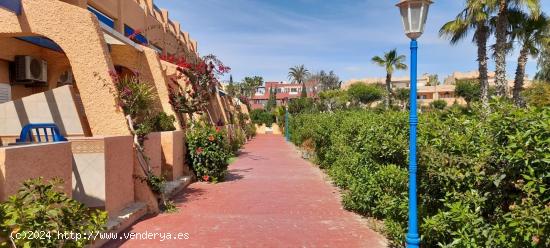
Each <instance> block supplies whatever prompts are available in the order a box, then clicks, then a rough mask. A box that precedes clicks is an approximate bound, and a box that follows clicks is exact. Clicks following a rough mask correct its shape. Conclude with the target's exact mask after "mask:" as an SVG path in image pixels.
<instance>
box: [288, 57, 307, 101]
mask: <svg viewBox="0 0 550 248" xmlns="http://www.w3.org/2000/svg"><path fill="white" fill-rule="evenodd" d="M289 70H290V71H289V72H288V78H289V79H290V80H292V81H293V82H296V83H299V84H302V94H301V97H302V98H305V97H307V91H306V84H305V81H306V78H307V77H308V76H309V75H310V74H309V71H308V69H306V67H305V66H304V65H297V66H294V67H292V68H290V69H289ZM304 95H305V96H304Z"/></svg>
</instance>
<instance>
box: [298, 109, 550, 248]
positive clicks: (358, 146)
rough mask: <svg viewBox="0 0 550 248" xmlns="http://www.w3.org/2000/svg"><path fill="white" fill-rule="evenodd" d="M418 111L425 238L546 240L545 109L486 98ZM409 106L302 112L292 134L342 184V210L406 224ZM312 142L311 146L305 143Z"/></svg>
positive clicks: (395, 227) (548, 164)
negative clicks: (487, 102)
mask: <svg viewBox="0 0 550 248" xmlns="http://www.w3.org/2000/svg"><path fill="white" fill-rule="evenodd" d="M491 110H492V111H491V114H489V115H484V114H483V113H482V111H481V109H479V108H478V107H477V106H476V105H474V107H473V108H472V109H470V110H464V109H461V108H456V107H452V108H449V109H448V110H445V111H433V112H427V113H422V114H421V115H420V117H419V118H420V121H419V123H420V124H419V130H418V178H419V179H418V185H419V186H418V187H419V188H418V191H419V193H418V195H419V200H418V202H419V216H420V219H419V221H420V232H421V238H422V244H423V246H424V247H439V246H444V247H449V246H456V247H550V237H549V236H548V233H550V172H549V171H550V122H548V120H550V108H548V107H545V108H527V109H518V108H515V107H513V106H511V105H508V104H506V103H492V104H491ZM407 119H408V114H407V113H406V112H395V111H385V112H377V111H374V110H372V111H371V110H361V111H340V112H335V113H322V114H319V113H318V114H302V115H297V116H293V118H291V128H290V131H291V140H292V141H293V142H294V143H296V144H297V145H302V144H304V145H306V144H307V146H313V150H314V152H315V154H314V159H315V162H317V163H318V164H319V165H320V166H321V167H322V168H324V169H326V171H327V173H328V174H329V175H330V177H331V178H332V180H333V182H334V183H335V184H336V185H338V186H339V187H341V188H343V189H344V195H343V203H344V206H345V207H346V208H347V209H350V210H353V211H356V212H358V213H361V214H364V215H367V216H372V217H375V218H379V219H383V220H384V223H385V227H386V228H385V234H386V235H387V236H388V238H389V240H390V241H391V244H392V246H394V247H402V246H403V242H404V232H405V230H406V227H407V202H408V200H407V173H408V170H407V168H408V160H407V158H408V121H407ZM310 144H312V145H310Z"/></svg>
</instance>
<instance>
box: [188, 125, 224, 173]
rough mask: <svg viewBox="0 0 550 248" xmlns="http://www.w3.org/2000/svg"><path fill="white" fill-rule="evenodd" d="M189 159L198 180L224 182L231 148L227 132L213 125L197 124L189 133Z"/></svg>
mask: <svg viewBox="0 0 550 248" xmlns="http://www.w3.org/2000/svg"><path fill="white" fill-rule="evenodd" d="M186 137H187V157H188V160H189V164H190V165H191V168H192V170H193V172H194V173H195V175H196V176H197V178H198V179H199V180H202V181H211V182H219V181H223V180H224V177H225V174H226V172H227V166H228V164H227V160H228V159H229V157H231V148H230V146H229V143H228V141H227V139H226V134H225V131H223V130H222V129H221V128H214V127H212V126H211V125H206V124H201V123H195V124H194V125H193V128H191V129H189V130H188V131H187V135H186Z"/></svg>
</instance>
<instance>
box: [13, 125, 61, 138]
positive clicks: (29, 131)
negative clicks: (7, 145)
mask: <svg viewBox="0 0 550 248" xmlns="http://www.w3.org/2000/svg"><path fill="white" fill-rule="evenodd" d="M41 130H43V133H41V132H40V131H41ZM48 130H50V132H49V133H48ZM33 131H34V134H33ZM50 136H51V139H50ZM42 137H44V138H45V139H42ZM60 141H67V139H66V138H65V137H63V135H61V132H60V131H59V128H58V127H57V125H55V124H54V123H34V124H27V125H25V126H24V127H23V129H22V130H21V134H20V135H19V139H17V140H16V143H44V142H60Z"/></svg>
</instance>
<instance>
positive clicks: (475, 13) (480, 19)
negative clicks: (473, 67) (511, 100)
mask: <svg viewBox="0 0 550 248" xmlns="http://www.w3.org/2000/svg"><path fill="white" fill-rule="evenodd" d="M489 7H490V6H489V5H487V4H486V2H485V1H479V0H467V1H466V7H465V8H464V10H462V12H460V14H458V16H457V17H456V19H455V20H452V21H450V22H447V23H446V24H445V25H443V27H442V28H441V30H440V31H439V36H441V37H445V38H448V39H449V40H450V41H451V44H453V45H455V44H457V43H458V42H459V41H461V40H463V39H464V38H466V37H468V33H469V31H470V30H473V31H474V37H473V42H474V43H476V45H477V61H478V70H479V81H480V84H481V102H482V105H483V108H484V109H488V107H489V95H488V90H489V81H488V76H487V74H488V68H487V60H488V58H487V40H488V39H489V36H490V35H491V33H492V25H491V11H490V8H489Z"/></svg>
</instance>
